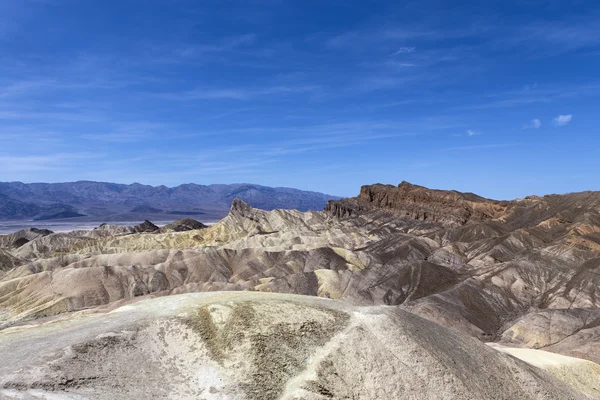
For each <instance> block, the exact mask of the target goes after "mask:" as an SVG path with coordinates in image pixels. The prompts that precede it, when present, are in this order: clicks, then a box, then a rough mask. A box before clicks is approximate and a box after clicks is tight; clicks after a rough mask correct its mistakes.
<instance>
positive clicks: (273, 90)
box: [156, 85, 319, 101]
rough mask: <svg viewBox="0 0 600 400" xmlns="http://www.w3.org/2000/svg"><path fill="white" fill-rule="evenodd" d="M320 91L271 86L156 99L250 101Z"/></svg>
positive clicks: (310, 87)
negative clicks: (272, 96)
mask: <svg viewBox="0 0 600 400" xmlns="http://www.w3.org/2000/svg"><path fill="white" fill-rule="evenodd" d="M317 89H319V86H317V85H298V86H271V87H267V88H262V89H260V88H242V87H240V88H198V89H194V90H191V91H184V92H174V93H161V94H157V95H156V97H159V98H162V99H165V100H179V101H192V100H250V99H254V98H256V97H262V96H269V95H285V94H294V93H308V92H312V91H315V90H317Z"/></svg>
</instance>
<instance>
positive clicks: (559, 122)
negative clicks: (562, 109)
mask: <svg viewBox="0 0 600 400" xmlns="http://www.w3.org/2000/svg"><path fill="white" fill-rule="evenodd" d="M572 119H573V115H572V114H567V115H559V116H558V117H556V118H554V119H553V120H552V122H554V125H556V126H565V125H567V124H568V123H569V122H571V120H572Z"/></svg>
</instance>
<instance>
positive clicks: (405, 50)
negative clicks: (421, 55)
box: [393, 47, 417, 56]
mask: <svg viewBox="0 0 600 400" xmlns="http://www.w3.org/2000/svg"><path fill="white" fill-rule="evenodd" d="M415 50H417V48H416V47H400V48H399V49H398V50H397V51H396V52H395V53H394V54H393V55H394V56H397V55H399V54H407V53H414V52H415Z"/></svg>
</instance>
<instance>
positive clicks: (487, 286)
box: [0, 182, 600, 398]
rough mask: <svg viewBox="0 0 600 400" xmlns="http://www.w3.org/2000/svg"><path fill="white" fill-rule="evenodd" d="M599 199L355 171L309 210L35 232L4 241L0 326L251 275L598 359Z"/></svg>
mask: <svg viewBox="0 0 600 400" xmlns="http://www.w3.org/2000/svg"><path fill="white" fill-rule="evenodd" d="M599 210H600V193H594V192H585V193H574V194H569V195H552V196H544V197H528V198H525V199H520V200H514V201H494V200H488V199H483V198H481V197H478V196H476V195H473V194H463V193H459V192H454V191H438V190H430V189H426V188H423V187H419V186H414V185H410V184H408V183H406V182H404V183H402V184H400V185H399V187H393V186H389V185H388V186H384V185H373V186H367V187H363V189H362V190H361V193H360V195H359V196H358V197H356V198H354V199H343V200H340V201H333V202H330V203H329V204H328V205H327V207H326V209H325V211H323V212H299V211H295V210H273V211H263V210H259V209H256V208H253V207H250V206H249V205H248V204H246V203H245V202H243V201H241V200H234V201H233V202H232V204H231V208H230V212H229V214H228V215H227V217H225V218H224V219H222V220H221V221H219V222H218V223H216V224H214V225H212V226H209V227H203V228H202V229H191V230H179V229H174V228H169V229H165V228H163V229H160V230H159V229H158V228H157V229H154V228H152V227H151V226H150V225H149V224H146V226H147V227H150V228H151V229H149V232H145V229H136V228H135V227H116V226H110V225H105V226H101V227H99V228H97V229H95V230H92V231H77V232H71V233H66V234H65V233H60V234H48V235H45V236H40V237H37V238H35V239H33V240H31V241H29V242H28V243H26V244H24V245H22V246H20V247H18V248H15V247H10V246H7V247H5V252H8V253H10V255H11V257H13V258H15V259H16V260H17V264H14V265H12V266H10V267H9V268H4V272H3V275H0V329H2V327H4V328H5V330H6V329H13V328H8V327H11V326H18V325H19V324H23V323H25V321H32V320H35V319H36V318H40V317H46V318H60V316H61V315H62V314H64V313H69V312H75V311H78V310H84V309H102V308H106V307H108V308H113V307H115V306H117V305H120V304H124V303H129V302H133V301H137V300H138V299H140V298H144V297H152V296H167V295H172V294H180V293H190V292H208V291H211V292H212V291H240V290H252V291H260V292H281V293H296V294H302V295H310V296H318V297H325V298H331V299H339V300H344V301H345V302H346V303H347V304H353V305H360V306H378V305H388V306H393V309H396V310H404V311H410V312H411V313H414V314H417V315H419V316H421V317H424V318H426V319H428V320H430V321H433V322H435V323H438V324H440V325H444V326H446V327H448V328H451V329H452V330H453V331H455V332H459V334H460V335H466V336H471V337H474V338H476V339H478V340H479V341H482V342H496V343H497V344H499V345H505V346H511V347H523V348H533V349H544V350H548V351H552V352H556V353H560V354H563V355H569V356H573V357H579V358H583V359H587V360H591V361H596V362H600V316H599V315H598V312H597V310H598V305H599V302H600V297H598V293H599V292H598V287H600V211H599ZM176 226H183V227H185V229H187V227H194V226H198V227H199V225H196V224H195V223H190V222H189V221H186V222H181V221H179V222H178V223H177V224H176ZM3 240H4V242H6V243H8V242H10V240H9V239H2V237H0V243H2V241H3ZM0 332H2V331H0ZM0 335H1V333H0ZM586 368H587V367H586ZM586 370H587V369H586ZM317 398H318V397H317Z"/></svg>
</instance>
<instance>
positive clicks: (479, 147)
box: [441, 143, 514, 151]
mask: <svg viewBox="0 0 600 400" xmlns="http://www.w3.org/2000/svg"><path fill="white" fill-rule="evenodd" d="M511 146H514V144H508V143H505V144H481V145H473V146H454V147H446V148H445V149H441V151H462V150H486V149H498V148H503V147H511Z"/></svg>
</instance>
